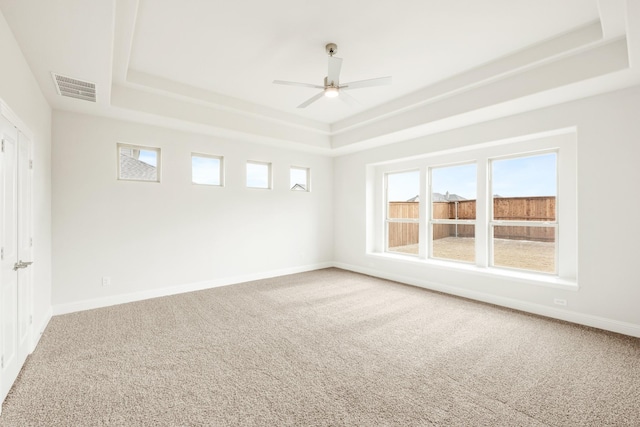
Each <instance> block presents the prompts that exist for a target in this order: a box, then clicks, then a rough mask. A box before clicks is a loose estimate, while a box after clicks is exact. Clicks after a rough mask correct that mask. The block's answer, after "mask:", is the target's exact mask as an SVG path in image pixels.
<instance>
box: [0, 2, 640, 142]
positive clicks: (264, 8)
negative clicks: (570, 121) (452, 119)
mask: <svg viewBox="0 0 640 427" xmlns="http://www.w3.org/2000/svg"><path fill="white" fill-rule="evenodd" d="M634 1H635V0H630V2H634ZM629 4H632V3H628V2H627V0H562V1H558V0H482V1H481V0H449V1H441V0H397V1H395V2H386V1H370V2H356V1H344V0H343V1H337V0H325V1H323V2H312V1H301V0H272V1H260V0H249V1H243V2H233V1H212V0H180V1H178V0H101V1H86V0H50V1H43V0H0V10H1V11H2V14H3V15H4V17H5V19H6V20H7V22H8V24H9V25H10V27H11V28H12V30H13V32H14V35H15V37H16V39H17V41H18V44H19V45H20V47H21V49H22V50H23V53H24V55H25V57H26V59H27V61H28V63H29V65H30V67H31V69H32V70H33V72H34V75H35V76H36V79H37V80H38V82H39V84H40V86H41V88H42V91H43V93H44V95H45V97H46V98H47V100H48V101H49V103H50V104H51V105H52V107H53V108H57V109H64V110H72V111H80V112H85V113H89V114H100V115H109V116H114V117H120V118H125V119H128V120H140V121H146V122H154V121H157V122H158V123H162V124H163V125H167V126H172V127H180V128H184V129H187V130H193V131H197V132H206V133H212V134H218V135H223V136H226V137H233V138H238V139H248V140H256V139H261V140H264V141H266V142H271V143H273V142H277V141H281V142H286V143H296V142H298V143H300V144H302V145H306V146H314V147H315V148H321V149H328V150H331V149H336V148H339V146H340V145H348V144H352V143H354V142H361V141H363V140H367V139H374V138H375V137H377V136H381V135H392V134H394V132H395V131H393V129H394V126H391V124H390V125H389V126H388V129H381V130H380V131H375V132H373V133H372V132H367V131H365V130H364V128H365V127H368V128H367V129H374V128H375V125H376V124H380V126H382V124H384V123H386V122H385V121H387V122H389V121H390V120H391V119H390V117H397V120H401V119H403V118H405V119H406V118H408V116H407V114H408V113H407V112H408V111H409V110H415V109H416V108H418V107H420V108H424V104H425V103H433V102H436V100H438V99H440V98H442V97H443V96H445V95H446V96H451V95H452V94H455V93H457V92H460V91H468V90H469V88H470V87H473V86H474V85H476V86H477V85H478V84H479V83H482V84H485V85H486V84H489V83H491V84H495V82H496V80H499V79H500V78H503V77H504V78H506V77H505V76H509V75H512V74H513V73H515V72H519V73H521V72H522V70H526V69H533V68H532V67H538V68H540V67H541V65H540V64H544V63H545V62H544V61H547V63H551V61H558V58H561V57H562V55H564V57H566V58H567V59H566V61H571V59H570V57H571V56H572V55H573V57H575V56H576V53H578V54H583V55H586V54H590V53H589V52H587V50H588V49H592V50H593V52H595V53H593V54H594V55H595V54H597V52H600V51H602V52H604V50H603V49H605V48H606V49H608V51H607V52H606V54H607V55H612V54H614V52H617V51H619V50H620V46H622V42H620V43H617V44H616V43H613V44H612V41H614V42H615V41H616V40H618V41H620V40H621V38H622V39H624V40H623V41H624V46H625V47H624V48H625V49H626V46H627V43H626V41H627V38H632V32H633V31H631V30H633V28H631V26H634V25H635V21H637V19H635V21H634V19H629V16H630V15H629V13H628V7H635V6H629ZM329 42H334V43H337V44H338V54H337V56H338V57H341V58H343V59H344V61H343V66H342V73H341V77H340V80H341V82H343V83H344V82H348V81H355V80H362V79H369V78H374V77H381V76H393V84H392V85H391V86H388V87H374V88H364V89H359V90H354V91H353V92H351V94H352V95H353V96H354V97H355V98H357V99H358V100H359V101H360V103H361V105H360V106H357V107H352V106H348V105H347V104H345V103H343V102H341V101H340V100H339V99H326V98H322V99H320V100H319V101H318V102H316V103H314V104H312V105H311V106H309V107H308V108H306V109H297V108H296V106H297V105H299V104H300V103H301V102H303V101H304V100H306V99H307V98H309V97H311V96H312V95H314V94H315V93H317V90H315V89H307V88H300V87H289V86H279V85H274V84H272V81H273V80H274V79H279V80H291V81H298V82H307V83H313V84H322V80H323V78H324V76H325V75H326V67H327V55H326V53H325V51H324V46H325V44H326V43H329ZM628 46H629V50H630V52H631V47H633V46H632V43H631V42H629V43H628ZM636 46H637V45H636ZM597 49H600V50H599V51H597V52H596V50H597ZM601 55H603V56H604V55H605V53H601ZM629 55H631V53H629ZM629 55H627V56H629ZM564 57H563V58H564ZM617 61H618V59H617V58H616V59H615V60H614V61H610V62H611V64H614V65H615V66H614V65H612V66H611V67H609V68H607V69H600V68H602V67H600V68H598V67H596V68H594V72H593V73H592V74H593V75H591V74H584V73H582V74H581V72H580V70H579V67H578V66H577V63H576V64H573V63H570V62H567V65H566V66H564V67H563V68H562V70H561V72H560V74H562V73H566V74H567V76H566V78H565V77H564V76H563V77H562V78H559V79H556V80H562V81H563V82H564V83H562V84H558V83H557V82H552V81H551V80H549V79H547V80H546V81H545V82H546V84H547V86H545V84H541V85H540V87H538V88H537V89H536V91H533V90H532V91H529V92H531V93H529V92H527V91H526V90H525V91H524V92H522V93H521V94H520V95H518V96H517V97H516V95H514V99H513V100H508V99H501V100H498V99H496V102H499V101H501V102H505V101H510V102H511V101H513V102H515V101H516V99H515V98H518V99H519V98H523V99H524V98H527V96H529V97H531V96H533V95H534V94H535V93H534V92H545V93H547V92H548V97H547V100H548V101H547V102H548V103H553V102H559V101H562V100H566V99H568V98H576V97H580V96H587V95H589V94H594V93H598V92H599V91H600V92H601V91H603V90H611V89H612V88H616V87H619V86H624V85H630V84H637V83H638V82H640V78H638V73H637V71H636V70H632V71H633V72H630V73H627V74H624V73H622V74H620V73H619V74H617V77H615V79H614V80H612V79H611V77H610V76H609V75H610V74H615V72H617V71H624V70H627V71H628V69H631V68H632V67H631V65H630V64H629V63H626V64H625V63H624V61H623V58H620V61H622V62H620V63H618V62H617ZM574 65H575V70H573V69H571V68H570V66H574ZM540 70H541V71H543V69H542V68H540ZM52 71H53V72H57V73H60V74H63V75H67V76H70V77H74V78H77V79H82V80H87V81H91V82H94V83H96V85H97V88H98V102H97V103H96V104H91V103H87V102H83V101H78V100H75V99H69V98H62V97H60V96H59V95H58V94H57V93H56V91H55V88H54V86H53V81H52V79H51V74H50V73H51V72H52ZM570 72H574V74H575V75H574V76H573V79H571V78H570V77H571V76H569V73H570ZM510 73H511V74H510ZM532 75H533V74H532ZM607 76H609V77H607ZM596 77H597V78H598V79H596ZM594 79H595V80H594ZM586 80H589V81H591V83H590V84H589V85H588V86H585V88H584V89H581V90H580V91H575V90H574V91H567V90H566V87H565V86H570V85H571V84H577V83H578V82H580V81H586ZM596 80H598V81H596ZM541 81H542V80H541ZM598 85H600V86H598ZM534 86H536V85H535V84H534V85H532V87H534ZM563 88H564V89H565V91H564V92H563ZM551 89H553V90H551ZM569 92H571V93H572V95H570V96H569V95H566V94H568V93H569ZM513 93H514V94H515V93H520V92H519V91H518V90H514V91H513ZM554 93H555V94H556V95H555V96H556V98H554ZM563 93H566V94H565V95H562V94H563ZM524 95H527V96H524ZM463 103H464V100H462V99H460V102H459V104H460V105H462V104H463ZM542 104H544V102H542ZM532 105H533V104H532ZM536 105H538V106H539V105H541V102H540V99H538V100H537V104H536ZM486 107H488V105H486V106H484V107H483V108H486ZM526 108H528V107H527V106H526V105H525V104H522V105H520V104H519V107H518V108H516V110H518V109H520V110H522V109H526ZM463 112H464V113H468V111H466V110H465V111H462V110H461V111H459V112H457V113H456V112H455V111H453V112H452V115H457V114H458V113H460V114H461V113H463ZM403 115H404V116H406V117H404V116H403ZM483 117H486V114H485V115H484V116H483ZM442 118H444V117H442ZM442 118H438V120H440V119H442ZM438 120H436V121H438ZM405 121H406V120H405ZM389 123H390V122H389ZM380 126H379V127H380ZM412 127H415V128H418V127H419V126H412ZM350 132H351V134H349V133H350ZM376 132H377V133H379V134H380V135H374V134H375V133H376ZM359 135H361V136H359ZM407 136H415V135H403V137H407ZM387 139H388V140H389V141H392V140H393V139H394V138H392V137H389V138H387ZM341 141H342V142H341ZM344 141H346V142H344ZM343 142H344V144H343Z"/></svg>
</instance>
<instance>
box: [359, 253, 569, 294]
mask: <svg viewBox="0 0 640 427" xmlns="http://www.w3.org/2000/svg"><path fill="white" fill-rule="evenodd" d="M367 257H371V258H378V259H386V260H392V261H399V262H403V263H408V264H413V265H426V266H429V267H434V268H438V269H442V270H447V271H460V272H464V273H471V274H476V275H481V276H485V277H497V278H505V279H511V280H515V281H518V282H521V283H526V284H529V285H536V286H544V287H548V288H555V289H564V290H569V291H577V290H578V289H579V286H578V282H577V281H576V280H572V279H564V278H561V277H558V276H552V275H546V274H536V273H529V272H526V271H515V270H503V269H500V268H493V267H478V266H477V265H472V264H465V263H462V262H455V261H444V260H436V259H422V258H419V257H417V256H411V255H396V254H392V253H387V252H384V253H382V252H369V253H367Z"/></svg>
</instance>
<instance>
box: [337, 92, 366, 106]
mask: <svg viewBox="0 0 640 427" xmlns="http://www.w3.org/2000/svg"><path fill="white" fill-rule="evenodd" d="M339 98H340V99H342V100H343V101H344V103H345V104H347V105H348V106H350V107H356V106H359V105H361V104H360V102H358V100H357V99H355V98H354V97H353V96H351V95H349V94H348V93H347V92H343V91H340V96H339Z"/></svg>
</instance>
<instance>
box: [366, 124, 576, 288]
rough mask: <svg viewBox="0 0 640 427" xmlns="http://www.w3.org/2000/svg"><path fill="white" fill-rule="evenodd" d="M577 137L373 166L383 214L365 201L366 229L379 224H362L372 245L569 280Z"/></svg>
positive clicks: (571, 277)
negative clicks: (366, 204)
mask: <svg viewBox="0 0 640 427" xmlns="http://www.w3.org/2000/svg"><path fill="white" fill-rule="evenodd" d="M575 141H576V140H575V134H573V133H570V132H567V133H560V134H558V135H553V136H547V137H544V138H538V139H533V138H532V139H530V140H523V141H518V142H514V143H505V144H485V145H482V146H477V148H471V149H465V150H458V151H452V152H448V153H443V154H433V153H432V154H430V155H428V156H425V157H424V158H422V159H420V158H412V159H409V160H406V161H399V162H396V163H391V162H386V163H383V164H380V165H371V169H369V170H370V171H371V174H370V175H369V176H370V179H371V180H372V181H371V182H374V181H373V180H377V182H384V188H383V189H382V191H381V193H378V194H381V195H382V197H383V198H384V211H382V210H380V211H377V212H380V213H377V212H376V210H377V209H379V208H378V207H381V206H382V204H378V203H379V202H378V200H380V199H376V198H371V197H368V199H367V200H369V206H370V208H371V211H370V215H369V216H368V218H367V225H368V227H369V224H376V227H377V231H376V230H374V229H371V228H368V232H369V233H370V234H368V236H370V237H371V239H369V240H368V242H369V243H368V245H367V248H368V251H369V252H370V253H377V252H383V251H385V252H393V253H396V254H402V255H413V256H415V258H413V259H415V260H425V261H427V262H433V263H437V264H438V265H440V266H444V265H446V266H449V267H452V268H455V267H459V268H464V269H466V270H467V271H469V267H471V268H473V267H477V268H480V269H483V270H484V271H487V272H494V273H496V274H502V275H504V274H507V275H509V274H516V273H510V271H514V270H516V271H518V273H517V274H519V275H520V276H518V277H522V274H523V273H528V274H531V273H533V274H535V276H529V275H526V277H535V280H537V281H553V280H556V282H557V279H558V278H561V279H568V280H569V281H571V282H572V283H574V282H575V279H576V270H577V228H576V221H577V218H576V213H577V203H576V173H577V167H576V162H577V156H576V142H575ZM378 188H379V187H378ZM376 197H378V196H376ZM421 201H423V202H424V201H426V202H427V203H426V206H422V207H421V205H420V202H421ZM382 212H384V214H382ZM431 260H433V261H431ZM441 261H446V264H442V263H441ZM553 276H557V277H556V278H554V277H553ZM556 282H553V283H556ZM563 283H564V282H563Z"/></svg>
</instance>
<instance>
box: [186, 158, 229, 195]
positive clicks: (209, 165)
mask: <svg viewBox="0 0 640 427" xmlns="http://www.w3.org/2000/svg"><path fill="white" fill-rule="evenodd" d="M223 171H224V169H223V158H222V157H221V156H212V155H209V154H197V153H191V182H193V183H194V184H201V185H214V186H218V187H222V186H223V185H224V180H223V176H224V173H223Z"/></svg>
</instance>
